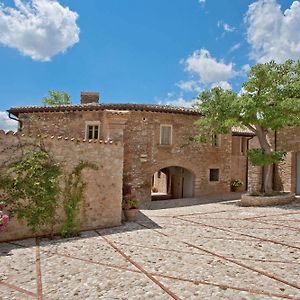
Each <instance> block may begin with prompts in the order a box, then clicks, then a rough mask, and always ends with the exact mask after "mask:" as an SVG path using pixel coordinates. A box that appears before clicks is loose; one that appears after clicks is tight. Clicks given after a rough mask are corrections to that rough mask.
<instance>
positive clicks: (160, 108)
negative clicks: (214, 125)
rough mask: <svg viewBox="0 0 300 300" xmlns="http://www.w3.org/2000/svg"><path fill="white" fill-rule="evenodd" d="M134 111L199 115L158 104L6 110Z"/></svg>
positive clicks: (32, 111)
mask: <svg viewBox="0 0 300 300" xmlns="http://www.w3.org/2000/svg"><path fill="white" fill-rule="evenodd" d="M107 109H109V110H135V111H149V112H161V113H175V114H187V115H200V113H199V112H198V111H197V110H195V109H193V108H186V107H177V106H171V105H158V104H134V103H125V104H98V103H88V104H75V105H73V104H69V105H55V106H17V107H12V108H10V109H9V110H8V112H9V113H11V114H13V115H15V116H18V115H19V114H20V113H38V112H64V111H91V110H107Z"/></svg>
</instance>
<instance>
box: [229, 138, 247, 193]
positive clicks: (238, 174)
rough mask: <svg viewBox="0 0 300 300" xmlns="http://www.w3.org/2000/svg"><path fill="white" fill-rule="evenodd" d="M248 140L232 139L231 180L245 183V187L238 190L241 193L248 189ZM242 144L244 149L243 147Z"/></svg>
mask: <svg viewBox="0 0 300 300" xmlns="http://www.w3.org/2000/svg"><path fill="white" fill-rule="evenodd" d="M247 139H249V137H243V136H233V137H232V150H231V179H232V180H235V179H239V180H241V181H242V182H243V185H242V186H241V187H239V188H238V191H239V192H244V191H245V190H246V189H247V163H248V160H247V153H246V151H247ZM242 143H243V147H242V146H241V144H242ZM242 150H243V151H244V152H242Z"/></svg>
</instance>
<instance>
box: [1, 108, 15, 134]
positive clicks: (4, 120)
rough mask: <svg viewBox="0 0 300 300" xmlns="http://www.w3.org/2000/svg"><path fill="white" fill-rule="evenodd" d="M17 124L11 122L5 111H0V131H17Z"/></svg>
mask: <svg viewBox="0 0 300 300" xmlns="http://www.w3.org/2000/svg"><path fill="white" fill-rule="evenodd" d="M17 129H18V122H17V121H14V120H11V119H10V118H9V117H8V115H7V113H6V112H5V111H0V130H4V131H9V130H11V131H17Z"/></svg>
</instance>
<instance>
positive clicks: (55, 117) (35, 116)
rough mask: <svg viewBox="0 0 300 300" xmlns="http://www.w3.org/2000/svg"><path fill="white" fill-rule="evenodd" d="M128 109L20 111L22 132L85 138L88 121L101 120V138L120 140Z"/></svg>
mask: <svg viewBox="0 0 300 300" xmlns="http://www.w3.org/2000/svg"><path fill="white" fill-rule="evenodd" d="M128 114H129V112H128V111H110V110H97V111H96V110H95V111H63V112H44V113H43V112H38V113H20V115H19V119H20V120H21V121H22V124H23V129H22V132H23V133H25V134H37V133H43V134H49V135H56V136H65V137H74V138H82V139H84V138H85V137H86V136H85V135H86V122H93V121H99V122H100V139H103V140H108V139H113V140H115V141H116V140H118V141H121V140H122V137H123V129H124V124H125V122H126V120H127V115H128Z"/></svg>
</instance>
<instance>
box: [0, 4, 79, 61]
mask: <svg viewBox="0 0 300 300" xmlns="http://www.w3.org/2000/svg"><path fill="white" fill-rule="evenodd" d="M14 3H15V8H10V7H7V6H4V4H2V3H1V2H0V43H2V44H3V45H5V46H8V47H11V48H16V49H18V50H19V51H20V52H21V53H22V54H23V55H25V56H29V57H31V58H32V59H34V60H39V61H49V60H50V59H51V58H52V57H53V56H54V55H56V54H58V53H60V52H64V51H66V49H67V48H69V47H72V46H73V45H74V44H76V43H77V42H78V41H79V31H80V30H79V27H78V26H77V24H76V20H77V18H78V14H77V13H76V12H73V11H71V10H70V9H69V8H68V7H63V6H62V5H61V4H60V3H59V2H58V1H57V0H30V1H29V2H28V1H27V2H23V1H22V0H14Z"/></svg>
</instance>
